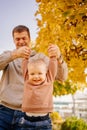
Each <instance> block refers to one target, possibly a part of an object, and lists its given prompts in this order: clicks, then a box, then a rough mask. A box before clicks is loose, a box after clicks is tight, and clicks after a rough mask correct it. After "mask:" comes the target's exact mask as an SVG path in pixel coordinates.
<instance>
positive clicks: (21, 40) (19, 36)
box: [13, 31, 30, 49]
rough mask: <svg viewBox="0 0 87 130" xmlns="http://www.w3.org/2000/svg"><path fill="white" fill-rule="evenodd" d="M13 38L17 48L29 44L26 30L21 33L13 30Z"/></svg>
mask: <svg viewBox="0 0 87 130" xmlns="http://www.w3.org/2000/svg"><path fill="white" fill-rule="evenodd" d="M13 40H14V43H15V46H16V48H17V49H18V48H20V47H22V46H29V44H30V38H29V35H28V33H27V31H23V32H21V33H19V32H15V33H14V37H13Z"/></svg>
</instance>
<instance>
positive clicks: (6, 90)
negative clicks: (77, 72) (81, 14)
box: [0, 25, 68, 130]
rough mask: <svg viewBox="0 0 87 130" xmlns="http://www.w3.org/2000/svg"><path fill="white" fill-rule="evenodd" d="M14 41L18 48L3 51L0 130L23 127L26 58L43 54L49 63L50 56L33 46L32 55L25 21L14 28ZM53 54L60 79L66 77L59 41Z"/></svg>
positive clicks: (1, 55) (1, 60)
mask: <svg viewBox="0 0 87 130" xmlns="http://www.w3.org/2000/svg"><path fill="white" fill-rule="evenodd" d="M12 36H13V41H14V44H15V46H16V49H15V50H13V51H5V52H3V53H2V54H0V70H2V71H3V75H2V78H1V83H0V130H20V129H21V123H22V122H21V119H22V117H23V116H24V113H23V112H21V105H22V96H23V88H24V79H23V74H22V69H21V64H22V59H23V58H28V57H29V56H30V58H33V57H36V58H37V57H43V58H44V60H46V62H47V64H48V62H49V58H48V57H46V56H45V55H43V54H42V53H36V52H35V51H34V50H32V52H31V55H30V47H29V46H30V40H31V39H30V32H29V29H28V28H27V27H26V26H24V25H18V26H16V27H15V28H14V29H13V31H12ZM49 52H50V56H51V55H53V54H56V57H57V60H58V69H57V70H58V73H57V76H56V79H57V80H60V81H64V80H66V78H67V73H68V71H67V65H66V63H65V62H64V61H63V58H62V57H61V53H60V50H59V48H58V46H57V45H51V48H50V50H49Z"/></svg>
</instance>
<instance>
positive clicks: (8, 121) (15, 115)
mask: <svg viewBox="0 0 87 130" xmlns="http://www.w3.org/2000/svg"><path fill="white" fill-rule="evenodd" d="M23 116H24V113H23V112H21V111H17V110H13V109H9V108H7V107H5V106H3V105H0V130H21V125H20V119H21V118H22V117H23Z"/></svg>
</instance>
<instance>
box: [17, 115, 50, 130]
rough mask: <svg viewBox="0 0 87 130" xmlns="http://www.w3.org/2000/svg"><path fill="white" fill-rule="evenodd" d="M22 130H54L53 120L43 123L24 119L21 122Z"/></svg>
mask: <svg viewBox="0 0 87 130" xmlns="http://www.w3.org/2000/svg"><path fill="white" fill-rule="evenodd" d="M19 122H20V123H19V124H20V126H21V130H52V125H51V119H50V117H49V119H46V120H43V121H33V122H32V121H29V120H26V119H25V118H24V117H22V118H21V119H20V121H19Z"/></svg>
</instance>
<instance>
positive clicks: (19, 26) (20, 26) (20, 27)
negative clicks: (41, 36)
mask: <svg viewBox="0 0 87 130" xmlns="http://www.w3.org/2000/svg"><path fill="white" fill-rule="evenodd" d="M24 31H26V32H27V33H28V35H29V38H30V31H29V28H28V27H26V26H24V25H18V26H16V27H14V29H13V31H12V36H13V37H14V33H15V32H18V33H21V32H24Z"/></svg>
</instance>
